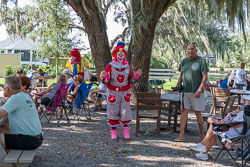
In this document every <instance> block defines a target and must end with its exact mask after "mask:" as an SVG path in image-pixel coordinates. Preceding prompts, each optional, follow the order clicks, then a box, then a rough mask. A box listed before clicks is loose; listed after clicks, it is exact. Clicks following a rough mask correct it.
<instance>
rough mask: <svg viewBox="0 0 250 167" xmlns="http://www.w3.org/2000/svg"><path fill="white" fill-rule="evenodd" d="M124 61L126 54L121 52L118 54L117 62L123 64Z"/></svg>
mask: <svg viewBox="0 0 250 167" xmlns="http://www.w3.org/2000/svg"><path fill="white" fill-rule="evenodd" d="M123 59H124V52H122V51H121V50H120V51H119V52H117V60H118V61H119V62H123Z"/></svg>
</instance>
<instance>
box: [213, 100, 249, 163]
mask: <svg viewBox="0 0 250 167" xmlns="http://www.w3.org/2000/svg"><path fill="white" fill-rule="evenodd" d="M241 123H243V130H242V133H241V134H240V136H238V137H236V138H233V139H230V140H231V141H232V147H231V148H229V149H227V148H226V146H225V143H224V142H223V141H222V137H221V136H219V135H217V137H218V139H219V141H220V143H221V145H222V149H221V150H220V152H219V153H218V155H217V156H216V158H215V160H214V161H216V160H217V159H218V157H219V156H220V154H221V153H222V151H225V152H224V154H222V156H224V155H225V154H226V153H228V154H229V156H230V157H231V158H232V159H233V161H234V162H235V164H236V165H237V166H239V165H238V163H237V161H239V160H240V161H241V165H242V166H245V165H246V163H247V161H248V160H249V159H250V144H249V141H250V140H249V139H250V105H247V106H245V107H244V115H243V122H231V123H227V124H213V130H214V131H215V132H218V131H227V130H228V129H229V128H230V127H233V126H236V125H239V124H241ZM238 144H240V148H238V149H232V148H233V147H237V146H239V145H238ZM235 150H236V151H235ZM233 152H235V153H233ZM222 156H221V157H222Z"/></svg>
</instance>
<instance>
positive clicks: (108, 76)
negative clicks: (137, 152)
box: [100, 42, 142, 139]
mask: <svg viewBox="0 0 250 167" xmlns="http://www.w3.org/2000/svg"><path fill="white" fill-rule="evenodd" d="M124 46H125V44H124V43H123V42H119V43H118V44H117V46H116V48H115V50H114V51H113V52H112V56H113V61H111V62H110V63H109V64H108V65H107V66H106V69H105V71H102V72H101V74H100V78H101V80H103V82H104V83H106V87H107V89H108V104H107V116H108V119H109V125H110V126H111V128H112V130H111V139H117V129H116V127H117V126H118V125H119V124H120V123H122V124H123V135H124V137H125V139H130V135H129V128H128V125H129V123H130V122H131V120H132V112H131V108H130V96H131V93H130V88H131V83H134V82H135V81H136V80H137V79H138V78H139V76H140V75H141V73H142V70H141V69H138V70H137V72H136V73H135V75H134V76H133V74H132V71H131V68H130V66H129V64H128V62H127V61H126V56H127V52H126V51H125V49H124Z"/></svg>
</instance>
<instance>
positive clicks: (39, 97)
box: [34, 74, 67, 115]
mask: <svg viewBox="0 0 250 167" xmlns="http://www.w3.org/2000/svg"><path fill="white" fill-rule="evenodd" d="M66 81H67V79H66V75H64V74H62V75H60V76H59V77H57V82H56V83H53V84H51V85H50V86H49V87H48V88H47V89H46V90H45V91H43V92H40V93H36V94H35V97H34V102H35V103H36V106H37V108H38V105H39V104H42V105H45V106H49V105H50V104H51V105H52V103H53V98H54V96H55V95H56V92H57V89H58V87H59V86H60V84H61V83H64V84H65V83H66ZM38 112H41V108H40V109H39V111H38ZM48 114H49V113H48ZM51 114H52V113H51ZM60 114H61V115H63V109H62V108H60Z"/></svg>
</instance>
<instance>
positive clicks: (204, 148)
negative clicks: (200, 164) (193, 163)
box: [190, 95, 250, 161]
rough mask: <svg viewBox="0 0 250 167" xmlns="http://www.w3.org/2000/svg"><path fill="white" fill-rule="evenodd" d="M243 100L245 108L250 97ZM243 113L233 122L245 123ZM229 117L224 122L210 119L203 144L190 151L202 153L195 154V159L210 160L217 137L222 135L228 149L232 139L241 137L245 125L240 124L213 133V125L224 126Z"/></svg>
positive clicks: (193, 147) (191, 147)
mask: <svg viewBox="0 0 250 167" xmlns="http://www.w3.org/2000/svg"><path fill="white" fill-rule="evenodd" d="M243 98H244V99H245V106H246V105H249V104H250V95H244V96H243ZM243 113H244V112H243V111H238V112H237V115H236V116H234V117H231V116H230V117H231V118H230V121H231V122H242V121H243ZM228 119H229V117H227V116H226V117H225V118H224V119H223V120H221V121H219V120H217V119H213V118H209V119H208V120H207V121H208V123H210V126H209V129H208V131H207V134H206V136H205V138H204V139H203V140H202V141H201V143H198V144H196V145H194V146H190V149H191V150H193V151H197V152H200V153H197V154H195V157H196V158H198V159H201V160H204V161H205V160H208V155H207V154H208V152H209V150H210V149H211V147H212V146H213V145H214V144H215V141H216V135H220V136H221V137H222V139H223V140H225V141H226V142H227V143H226V147H227V148H230V147H231V145H232V142H231V140H230V139H232V138H236V137H238V136H240V134H241V132H242V130H243V124H239V125H237V126H234V127H232V128H230V129H229V130H228V131H225V132H222V133H217V132H213V129H212V123H220V124H224V123H225V122H228Z"/></svg>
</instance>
